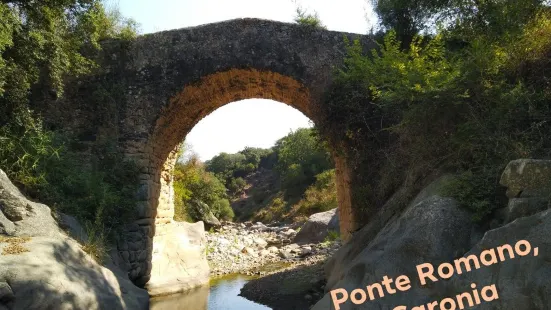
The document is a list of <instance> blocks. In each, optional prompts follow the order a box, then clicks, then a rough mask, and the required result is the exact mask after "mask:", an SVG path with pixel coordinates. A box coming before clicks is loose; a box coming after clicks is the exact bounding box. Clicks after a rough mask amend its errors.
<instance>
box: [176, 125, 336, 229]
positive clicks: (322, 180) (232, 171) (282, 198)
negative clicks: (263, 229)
mask: <svg viewBox="0 0 551 310" xmlns="http://www.w3.org/2000/svg"><path fill="white" fill-rule="evenodd" d="M174 187H175V193H176V195H175V196H176V204H175V205H176V214H177V216H176V219H177V220H199V219H200V214H199V213H198V203H199V202H202V203H204V204H206V205H208V206H209V207H210V210H211V211H212V213H213V214H214V215H215V216H216V217H218V218H220V219H226V220H229V219H232V218H233V217H234V216H235V217H236V219H238V220H257V221H265V222H271V221H279V220H287V219H288V220H293V219H295V218H297V219H300V218H301V217H304V216H308V215H310V214H312V213H316V212H321V211H327V210H330V209H333V208H336V207H337V200H336V187H335V171H334V169H333V164H332V162H331V159H330V155H329V153H328V150H327V148H326V146H325V145H324V144H323V143H322V142H321V141H320V139H319V137H318V135H317V133H316V131H315V130H313V129H306V128H301V129H298V130H296V131H294V132H291V133H290V134H288V135H287V136H285V137H283V138H281V139H280V140H278V141H277V142H276V144H275V146H274V147H273V148H271V149H261V148H245V149H244V150H242V151H240V152H238V153H235V154H228V153H220V154H219V155H217V156H215V157H213V158H212V159H211V160H209V161H207V162H206V163H204V164H203V163H201V162H200V161H198V160H197V157H196V156H191V157H190V158H188V159H187V160H186V161H185V162H179V163H178V164H177V165H176V169H175V186H174ZM230 204H231V206H232V207H230Z"/></svg>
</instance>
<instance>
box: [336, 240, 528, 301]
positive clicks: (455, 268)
mask: <svg viewBox="0 0 551 310" xmlns="http://www.w3.org/2000/svg"><path fill="white" fill-rule="evenodd" d="M530 254H532V255H533V256H538V248H537V247H535V248H533V247H532V245H531V244H530V242H528V241H526V240H520V241H518V242H517V243H516V244H515V245H514V246H511V245H509V244H505V245H502V246H498V247H496V248H492V249H488V250H484V251H482V252H481V253H480V255H474V254H471V255H468V256H465V257H461V258H459V259H456V260H454V261H453V262H452V263H442V264H440V265H439V266H438V267H436V268H435V267H434V266H433V265H432V264H430V263H424V264H420V265H417V267H416V269H417V278H418V281H419V283H420V284H421V286H423V285H426V284H428V283H433V282H438V281H439V280H440V279H449V278H451V277H452V276H454V275H456V274H462V273H464V272H470V271H472V270H473V269H479V268H481V267H483V266H491V265H494V264H498V263H500V262H503V261H506V260H511V259H514V258H515V257H523V256H527V255H530ZM409 289H411V280H410V279H409V277H408V276H406V275H400V276H398V277H396V278H389V277H388V276H384V277H383V280H382V281H381V282H378V283H373V284H371V285H368V286H366V287H365V288H357V289H355V290H352V291H351V292H348V291H347V290H345V289H343V288H338V289H334V290H331V292H330V294H331V300H332V301H333V306H334V307H335V309H336V310H339V309H340V308H341V305H342V304H344V303H346V302H351V303H353V304H356V305H359V304H363V303H365V302H367V301H372V300H376V299H380V298H383V297H385V295H387V294H388V295H393V294H397V293H399V292H405V291H408V290H409ZM471 289H472V291H468V292H464V293H461V294H458V295H456V296H454V297H449V298H444V299H442V300H440V301H433V302H431V303H428V304H426V305H421V306H416V307H413V308H411V310H456V309H465V308H466V307H474V306H475V305H478V304H480V303H482V302H483V301H485V302H490V301H493V300H497V299H499V295H498V292H497V289H496V286H495V285H494V284H492V285H488V286H484V287H483V288H482V289H480V290H478V289H477V285H476V283H472V284H471ZM393 309H394V310H408V309H409V308H408V307H406V306H403V305H400V306H396V307H394V308H393Z"/></svg>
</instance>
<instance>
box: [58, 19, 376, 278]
mask: <svg viewBox="0 0 551 310" xmlns="http://www.w3.org/2000/svg"><path fill="white" fill-rule="evenodd" d="M345 38H348V40H349V41H352V40H355V39H358V40H359V41H360V43H361V44H362V45H363V46H364V47H365V48H366V49H371V48H374V47H375V46H374V44H373V43H372V40H371V39H370V38H369V37H368V36H363V35H358V34H350V33H342V32H334V31H328V30H324V29H317V28H313V27H304V26H301V25H296V24H288V23H281V22H273V21H266V20H258V19H237V20H231V21H226V22H220V23H214V24H208V25H202V26H198V27H192V28H184V29H177V30H171V31H164V32H159V33H153V34H147V35H143V36H140V37H138V38H137V39H136V40H134V41H131V42H121V41H111V42H105V44H104V46H103V49H102V51H101V53H100V55H98V58H100V60H99V62H100V63H101V67H102V69H103V70H102V71H101V72H99V73H97V75H94V76H91V77H87V79H83V80H81V81H78V82H77V83H76V86H77V87H75V91H74V93H72V94H71V96H72V99H76V100H67V101H65V102H64V104H65V105H66V108H65V109H63V108H60V107H59V106H58V107H56V109H57V110H55V111H53V112H55V113H51V116H50V119H49V121H51V122H54V123H56V124H59V125H60V126H64V127H66V129H69V130H72V129H75V130H74V131H79V129H85V130H86V132H88V131H90V132H95V134H96V135H97V136H101V135H102V133H106V132H107V133H108V134H109V135H111V136H115V137H116V138H117V139H118V143H119V147H120V149H122V150H123V152H124V154H125V155H126V156H127V157H128V158H129V159H132V160H134V161H135V162H136V163H137V164H138V166H139V167H140V187H139V190H138V193H137V199H138V204H137V208H136V220H135V221H134V222H133V223H132V224H131V225H129V226H128V228H127V229H126V232H125V234H124V235H123V236H121V238H120V240H119V242H118V244H117V252H118V255H119V258H120V262H119V265H120V266H124V269H126V270H128V274H129V277H130V279H131V280H133V281H134V282H135V283H136V284H138V285H145V284H146V283H147V284H148V285H150V286H152V287H154V286H156V285H157V286H161V285H165V286H171V285H172V286H174V285H175V284H176V285H177V284H178V282H184V281H183V280H182V279H183V278H184V277H185V274H184V273H185V272H186V271H185V268H184V267H183V266H182V265H181V264H180V263H177V262H178V261H181V258H182V257H183V255H180V254H179V253H180V252H179V251H180V250H182V252H181V253H183V252H185V248H184V249H182V248H179V247H180V246H179V245H175V244H174V243H170V242H169V241H168V240H169V239H170V238H169V236H170V235H171V234H173V229H174V226H175V225H173V223H174V222H173V215H174V208H173V190H172V169H173V166H174V163H175V160H176V152H175V148H176V147H177V146H178V144H179V143H180V142H181V141H183V139H184V137H185V136H186V135H187V133H188V132H189V131H190V130H191V129H192V128H193V126H194V125H195V124H196V123H197V122H199V121H200V120H201V119H202V118H203V117H205V116H206V115H208V114H209V113H211V112H212V111H214V110H215V109H217V108H219V107H221V106H223V105H225V104H228V103H230V102H234V101H237V100H241V99H251V98H261V99H273V100H276V101H279V102H282V103H286V104H288V105H290V106H292V107H294V108H296V109H297V110H299V111H301V112H302V113H303V114H305V115H306V116H307V117H309V118H310V119H311V120H313V121H314V122H319V120H320V114H321V113H319V111H320V110H321V109H320V107H321V106H320V104H321V102H322V97H323V94H324V92H325V90H326V89H327V88H328V87H329V86H330V85H331V83H332V77H333V73H334V70H335V69H336V68H339V67H340V66H342V64H343V61H344V57H345V55H346V43H345ZM98 81H99V82H100V83H103V84H109V83H116V84H117V85H116V86H117V89H121V93H120V94H117V96H116V98H115V99H114V101H116V102H114V105H115V107H113V108H112V109H111V110H109V112H108V113H109V114H110V115H109V116H110V117H111V118H110V120H109V122H107V123H106V124H98V123H94V119H95V118H94V117H74V115H83V116H86V115H87V114H86V113H92V115H93V113H94V112H95V111H96V109H97V107H96V106H94V104H90V106H85V105H84V104H80V103H82V100H78V99H81V98H83V97H90V96H93V93H91V89H92V86H93V84H94V83H97V82H98ZM88 86H89V87H88ZM61 110H63V111H61ZM60 123H63V124H60ZM87 136H93V135H87ZM334 158H335V163H336V171H337V192H338V200H339V216H340V222H341V232H342V233H343V236H344V238H345V239H346V238H347V236H348V233H349V232H350V231H352V230H353V229H354V228H355V227H354V225H355V224H354V223H355V222H354V219H353V216H352V207H351V197H350V196H351V194H350V189H349V183H350V175H351V172H350V169H349V167H347V165H346V161H345V160H344V159H343V158H341V157H339V156H337V153H336V152H335V156H334ZM169 247H172V248H171V249H169ZM174 247H176V248H174ZM169 254H170V255H169ZM179 264H180V265H179Z"/></svg>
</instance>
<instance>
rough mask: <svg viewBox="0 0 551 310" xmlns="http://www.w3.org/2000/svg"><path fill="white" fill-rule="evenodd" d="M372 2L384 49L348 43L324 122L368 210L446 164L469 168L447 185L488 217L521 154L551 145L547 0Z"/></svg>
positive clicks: (360, 205)
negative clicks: (504, 175) (508, 168)
mask: <svg viewBox="0 0 551 310" xmlns="http://www.w3.org/2000/svg"><path fill="white" fill-rule="evenodd" d="M373 3H374V6H375V9H376V12H377V13H378V15H379V17H380V20H381V25H380V28H379V30H380V31H379V32H377V33H375V34H374V35H375V38H376V39H377V41H378V43H379V48H378V50H374V51H371V52H369V53H364V51H362V48H361V47H360V45H359V43H358V42H348V44H349V50H348V55H347V57H346V59H345V66H344V67H343V68H342V69H341V70H339V72H338V73H337V75H336V83H335V84H334V85H333V88H332V90H330V91H329V92H328V94H327V96H326V102H325V104H324V105H323V107H324V109H325V121H322V122H319V123H318V124H317V125H318V126H319V128H320V132H321V133H322V134H323V135H324V136H325V137H329V140H330V141H331V145H332V146H333V147H335V149H337V150H344V151H343V153H345V155H346V156H347V157H348V158H349V163H350V164H351V165H352V166H354V167H356V170H355V174H354V181H353V184H354V189H353V193H354V202H353V205H354V206H355V211H356V213H357V215H358V217H359V218H361V219H362V222H364V223H365V222H367V221H369V218H370V216H372V215H373V214H374V211H376V208H378V207H380V206H382V205H383V204H384V203H385V202H386V201H387V200H388V199H389V197H391V195H392V194H394V193H395V192H397V190H398V189H399V188H406V189H408V191H409V194H410V195H411V194H413V193H414V192H415V190H418V189H419V186H420V185H421V183H422V181H423V180H424V179H425V178H426V177H427V176H430V175H431V174H434V173H435V172H438V171H439V172H440V173H443V172H451V173H455V174H458V175H459V177H458V178H457V180H456V181H454V182H451V183H450V184H448V185H447V186H446V190H447V192H448V194H449V195H451V196H454V197H456V198H458V200H459V201H460V202H461V203H462V204H463V206H464V207H466V208H468V209H470V210H472V211H474V212H475V213H476V216H475V220H477V221H483V220H484V219H486V218H487V217H488V216H489V215H490V214H491V213H492V211H493V210H494V209H496V208H497V207H498V206H501V205H503V203H504V202H503V201H502V200H501V199H502V198H501V197H504V195H501V193H502V191H503V189H502V187H501V186H500V185H499V184H498V181H499V180H498V177H499V175H500V172H501V171H502V170H503V168H504V167H505V165H506V164H507V163H508V162H509V161H510V160H513V159H517V158H549V157H550V155H551V153H550V151H551V139H550V138H549V134H548V133H549V131H550V129H551V128H550V127H551V123H550V121H551V105H550V104H549V103H550V102H551V101H550V99H551V97H550V96H551V88H550V78H549V70H550V69H551V66H550V60H551V58H550V56H551V12H550V9H549V6H548V3H546V2H545V1H539V0H529V1H492V0H491V1H455V0H447V1H434V0H421V1H416V2H410V1H401V0H374V1H373ZM407 200H408V199H407V198H405V199H404V202H406V201H407Z"/></svg>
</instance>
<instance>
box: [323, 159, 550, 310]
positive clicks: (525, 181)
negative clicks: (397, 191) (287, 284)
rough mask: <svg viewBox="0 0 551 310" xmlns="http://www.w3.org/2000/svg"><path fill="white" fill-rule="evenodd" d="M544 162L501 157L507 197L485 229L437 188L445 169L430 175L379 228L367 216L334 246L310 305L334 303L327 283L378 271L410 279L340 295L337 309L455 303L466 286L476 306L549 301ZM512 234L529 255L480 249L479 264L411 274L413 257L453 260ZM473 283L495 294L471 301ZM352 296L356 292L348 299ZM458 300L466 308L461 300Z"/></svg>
mask: <svg viewBox="0 0 551 310" xmlns="http://www.w3.org/2000/svg"><path fill="white" fill-rule="evenodd" d="M549 167H551V162H549V161H535V160H518V161H514V162H511V163H510V164H509V166H508V167H507V168H506V169H505V172H504V174H503V176H502V178H501V183H502V185H504V186H507V187H508V191H507V193H508V197H509V198H510V201H509V205H508V206H507V207H504V208H503V209H502V210H499V211H498V212H496V218H495V219H494V221H493V224H492V225H491V227H492V229H490V230H487V231H485V230H483V229H482V228H481V227H479V226H477V225H476V224H474V223H473V222H472V220H471V214H469V212H468V211H466V210H464V209H462V208H460V207H459V206H458V204H457V202H456V201H455V200H454V199H452V198H446V197H442V196H440V195H439V190H438V188H440V185H441V184H442V182H444V181H445V179H446V178H447V177H445V178H441V179H439V180H437V181H435V182H434V183H433V184H431V185H430V186H429V187H427V188H426V189H425V190H424V191H423V192H422V193H420V194H419V196H418V197H417V198H416V199H415V200H414V201H413V202H412V203H411V204H410V206H409V207H408V208H407V209H406V210H405V211H404V212H403V213H401V214H400V215H399V216H395V217H394V218H393V219H392V220H390V221H389V222H388V223H387V224H386V225H384V227H382V228H381V224H380V223H370V224H368V225H367V226H365V227H364V228H363V229H362V230H360V231H359V232H357V233H356V234H355V235H354V236H353V238H352V239H351V240H350V242H348V243H347V244H345V245H344V246H343V247H342V248H341V249H340V250H339V251H338V252H337V254H336V255H335V256H334V257H333V258H332V259H331V260H330V261H329V262H328V264H327V265H326V272H327V274H328V283H327V287H326V292H327V294H326V295H325V296H324V297H323V298H322V299H321V300H320V301H319V302H318V303H317V304H316V305H315V306H314V308H313V309H316V310H322V309H336V307H335V306H334V303H333V301H332V298H331V295H330V293H329V292H330V291H331V290H334V289H338V288H342V289H344V290H346V291H347V292H348V293H351V292H352V291H353V290H354V289H363V290H364V292H365V291H366V287H367V286H368V285H372V284H373V283H381V281H382V280H383V277H384V276H388V277H389V278H395V277H398V276H400V275H406V276H408V278H409V279H411V289H409V290H407V291H404V292H399V291H398V292H397V293H394V294H389V293H388V292H386V291H385V292H386V294H385V295H384V296H378V294H377V293H375V295H374V297H375V298H373V299H371V298H370V296H367V298H366V300H365V301H364V302H361V303H359V304H354V303H352V302H351V300H350V299H348V300H347V301H346V302H343V303H342V304H340V305H339V307H340V309H395V307H398V306H404V307H403V308H397V309H400V310H403V309H412V308H413V307H418V306H422V305H423V306H424V307H428V306H427V305H428V304H431V303H435V307H436V308H434V309H449V307H451V301H453V302H454V303H456V304H457V307H459V303H458V301H457V296H458V295H459V294H462V293H464V292H469V294H471V297H472V299H473V305H475V306H476V305H478V307H477V309H515V310H530V309H551V297H550V296H551V277H550V276H551V263H550V262H551V251H550V250H549V249H551V239H550V238H549V235H550V232H551V210H548V208H549V195H550V194H551V187H550V186H549V184H550V181H551V172H550V171H551V169H549ZM519 240H527V241H528V242H529V243H530V245H531V247H532V251H531V252H530V254H529V255H526V256H520V255H518V252H516V250H515V252H514V253H517V255H516V257H515V258H514V259H505V260H501V259H500V258H498V262H497V263H492V264H485V263H482V262H484V261H486V263H488V260H490V259H491V254H490V253H489V252H486V253H487V255H488V257H487V258H482V257H481V256H480V261H481V267H480V268H473V270H471V271H470V272H463V273H462V274H455V275H453V276H452V277H451V278H449V280H443V279H438V280H439V281H436V282H431V281H429V282H428V283H427V284H426V285H421V283H420V281H419V278H420V277H419V273H418V270H417V268H416V266H417V265H420V264H423V263H431V264H432V265H433V266H434V268H435V269H436V268H438V266H439V265H440V264H442V263H445V262H451V263H452V264H453V263H454V262H455V260H456V259H460V258H462V257H470V255H475V256H477V257H478V256H479V255H480V254H481V253H483V251H485V250H488V249H496V248H497V247H500V246H503V245H505V244H509V245H511V246H512V247H514V246H515V244H516V243H517V242H518V241H519ZM535 248H538V250H535ZM522 249H523V248H522V247H521V250H522ZM534 251H535V252H534ZM506 257H509V256H506ZM485 259H486V260H485ZM456 270H457V269H456ZM435 274H437V271H435ZM473 283H474V284H473ZM473 285H475V288H476V289H477V290H478V291H477V292H479V294H480V292H481V290H482V289H483V287H485V286H490V285H495V290H496V292H497V294H498V295H499V298H498V299H496V300H492V301H485V300H482V297H480V298H479V299H481V300H480V302H478V303H477V302H476V299H475V297H474V289H475V288H473ZM488 292H489V291H486V293H487V294H488V295H489V293H488ZM341 296H342V295H338V297H341ZM446 298H450V300H448V301H447V302H448V304H447V305H445V308H442V304H441V303H440V302H442V301H443V300H445V299H446ZM465 298H466V297H465ZM358 299H361V294H357V296H356V301H357V300H358ZM464 302H465V305H466V308H468V307H469V306H467V304H468V300H467V299H465V300H464ZM439 307H440V308H439ZM446 307H447V308H446ZM416 309H419V308H416ZM425 309H427V308H425ZM428 309H430V308H428ZM458 309H459V308H458Z"/></svg>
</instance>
